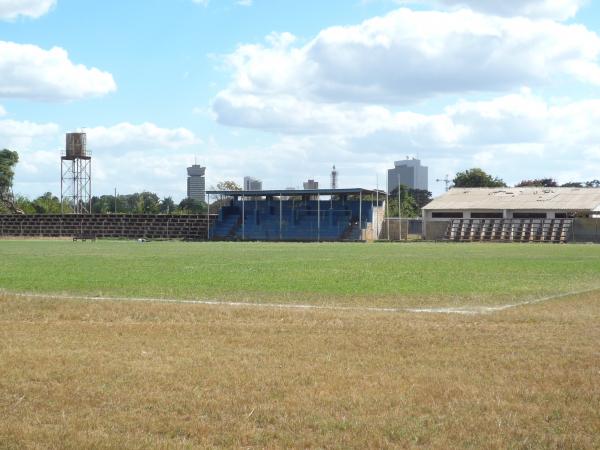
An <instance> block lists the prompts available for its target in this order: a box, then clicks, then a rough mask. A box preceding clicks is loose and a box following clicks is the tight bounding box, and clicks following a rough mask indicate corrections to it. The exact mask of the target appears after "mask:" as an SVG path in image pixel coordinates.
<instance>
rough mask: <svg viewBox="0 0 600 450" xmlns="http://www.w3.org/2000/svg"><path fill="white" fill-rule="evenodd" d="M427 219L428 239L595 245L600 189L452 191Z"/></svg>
mask: <svg viewBox="0 0 600 450" xmlns="http://www.w3.org/2000/svg"><path fill="white" fill-rule="evenodd" d="M423 217H424V221H425V226H424V237H425V238H426V239H440V238H443V239H445V240H451V241H511V242H567V241H574V242H597V241H598V240H599V233H598V224H599V223H600V221H599V220H598V217H600V189H594V188H566V187H565V188H563V187H553V188H546V187H515V188H453V189H451V190H450V191H449V192H447V193H445V194H444V195H442V196H440V197H438V198H436V199H435V200H433V201H432V202H431V203H429V204H428V205H426V206H425V207H424V208H423Z"/></svg>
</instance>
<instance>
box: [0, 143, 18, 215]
mask: <svg viewBox="0 0 600 450" xmlns="http://www.w3.org/2000/svg"><path fill="white" fill-rule="evenodd" d="M18 162H19V154H18V153H17V152H13V151H10V150H8V149H3V150H2V151H0V205H2V207H3V209H4V210H5V211H9V212H12V213H18V214H23V211H22V210H20V209H19V208H18V207H17V206H16V205H15V203H14V201H13V195H12V185H13V178H14V176H15V171H14V167H15V166H16V165H17V163H18Z"/></svg>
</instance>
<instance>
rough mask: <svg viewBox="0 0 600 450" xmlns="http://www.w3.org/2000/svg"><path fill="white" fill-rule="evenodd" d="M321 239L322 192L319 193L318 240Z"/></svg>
mask: <svg viewBox="0 0 600 450" xmlns="http://www.w3.org/2000/svg"><path fill="white" fill-rule="evenodd" d="M320 240H321V194H319V193H317V241H320Z"/></svg>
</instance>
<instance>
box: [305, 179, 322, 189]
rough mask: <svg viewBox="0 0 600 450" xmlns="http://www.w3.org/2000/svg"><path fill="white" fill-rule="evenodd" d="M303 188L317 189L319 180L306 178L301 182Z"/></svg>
mask: <svg viewBox="0 0 600 450" xmlns="http://www.w3.org/2000/svg"><path fill="white" fill-rule="evenodd" d="M302 185H303V186H304V189H307V190H308V189H319V182H318V181H315V180H308V181H305V182H304V183H302Z"/></svg>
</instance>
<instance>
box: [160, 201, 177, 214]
mask: <svg viewBox="0 0 600 450" xmlns="http://www.w3.org/2000/svg"><path fill="white" fill-rule="evenodd" d="M176 208H177V207H176V206H175V202H174V201H173V198H172V197H165V198H163V199H162V200H161V201H160V212H161V213H162V214H172V213H174V212H175V209H176Z"/></svg>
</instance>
